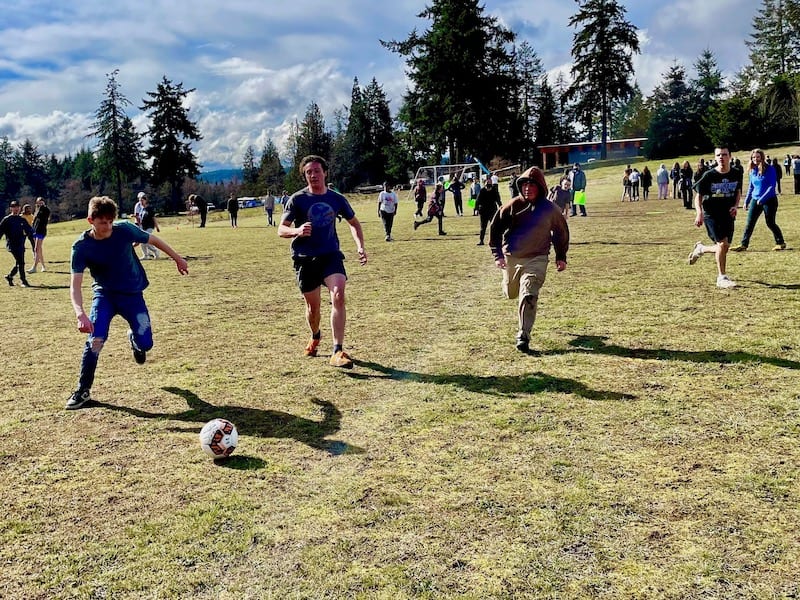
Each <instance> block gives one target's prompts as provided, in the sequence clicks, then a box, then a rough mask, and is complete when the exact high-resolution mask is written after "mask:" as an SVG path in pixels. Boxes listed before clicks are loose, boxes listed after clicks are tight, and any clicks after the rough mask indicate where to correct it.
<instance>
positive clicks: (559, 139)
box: [553, 72, 577, 144]
mask: <svg viewBox="0 0 800 600" xmlns="http://www.w3.org/2000/svg"><path fill="white" fill-rule="evenodd" d="M568 90H569V84H568V83H567V80H566V78H565V77H564V73H562V72H559V73H558V75H557V76H556V80H555V82H554V83H553V98H554V100H555V102H556V107H557V110H556V112H555V114H554V115H553V118H554V120H555V123H556V139H555V141H554V142H553V143H554V144H569V143H570V142H574V141H576V140H577V133H576V131H575V124H576V123H577V118H576V115H575V108H574V106H573V104H572V102H571V101H570V99H569V94H568Z"/></svg>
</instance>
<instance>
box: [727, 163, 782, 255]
mask: <svg viewBox="0 0 800 600" xmlns="http://www.w3.org/2000/svg"><path fill="white" fill-rule="evenodd" d="M776 184H777V178H776V175H775V167H773V166H772V165H769V164H767V161H766V158H765V157H764V152H763V151H761V150H759V149H758V148H756V149H755V150H753V152H752V153H751V154H750V187H749V188H748V190H747V197H746V198H745V199H744V207H745V208H746V209H748V211H747V224H746V225H745V227H744V233H743V234H742V241H741V243H740V244H739V245H738V246H734V247H733V248H731V251H733V252H744V251H745V250H747V248H748V246H749V245H750V236H751V235H753V229H754V228H755V226H756V222H757V221H758V218H759V217H760V216H761V213H762V212H763V213H764V220H765V221H766V223H767V227H769V229H770V231H771V232H772V235H773V236H774V237H775V246H774V247H773V248H772V249H773V250H784V249H785V248H786V242H785V241H784V239H783V232H781V228H780V227H778V224H777V223H776V222H775V215H776V214H777V212H778V195H777V193H776V191H775V190H776Z"/></svg>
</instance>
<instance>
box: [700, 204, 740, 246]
mask: <svg viewBox="0 0 800 600" xmlns="http://www.w3.org/2000/svg"><path fill="white" fill-rule="evenodd" d="M703 223H705V226H706V231H707V232H708V237H710V238H711V239H712V241H714V242H721V241H722V240H724V239H727V240H728V242H731V241H733V226H734V224H735V223H736V220H735V219H734V218H733V217H732V216H731V214H730V213H729V212H718V211H714V212H710V213H709V212H705V211H704V212H703Z"/></svg>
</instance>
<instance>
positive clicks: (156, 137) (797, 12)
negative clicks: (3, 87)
mask: <svg viewBox="0 0 800 600" xmlns="http://www.w3.org/2000/svg"><path fill="white" fill-rule="evenodd" d="M575 2H576V5H577V10H576V12H575V14H574V15H572V17H571V18H570V20H569V23H568V26H569V27H571V28H573V29H574V32H575V33H574V34H573V42H572V49H571V55H572V59H573V61H572V65H571V68H570V72H569V74H568V75H567V74H565V73H560V74H558V75H557V76H555V77H552V78H551V77H548V75H547V73H546V72H545V70H544V68H543V65H542V62H541V60H540V58H539V56H538V54H537V52H536V49H535V47H534V46H533V45H532V44H531V43H530V42H528V41H526V40H521V41H519V40H518V39H517V38H518V36H517V34H516V33H514V32H513V31H511V30H509V29H508V28H506V27H504V26H503V25H502V24H501V23H500V22H499V21H498V20H497V19H496V18H495V17H492V16H491V15H487V14H486V13H485V9H484V7H483V6H482V5H480V4H479V2H478V0H432V1H431V3H430V4H429V5H428V6H426V7H425V9H424V10H422V11H421V12H420V13H419V14H418V15H417V18H419V19H420V20H421V22H422V23H424V28H420V29H419V30H418V29H416V28H415V29H414V30H412V31H411V32H410V33H409V34H408V36H407V37H406V38H405V39H402V40H380V43H381V45H382V46H383V47H384V48H385V49H386V50H387V51H389V52H393V53H396V54H398V55H400V56H401V57H403V59H404V61H405V64H406V73H407V76H408V78H409V80H410V82H411V85H410V86H409V87H408V89H407V90H406V91H405V93H404V95H403V97H402V101H401V102H400V105H399V109H398V111H397V113H396V114H395V115H394V116H392V114H391V111H390V106H389V99H388V98H387V97H386V94H385V92H384V91H383V88H382V86H381V85H380V84H379V82H378V81H377V80H376V79H374V78H373V79H372V80H371V81H370V82H369V83H368V84H367V85H366V86H363V87H362V86H361V85H360V83H359V81H358V79H354V81H353V88H352V92H351V98H350V104H349V106H346V107H342V108H341V109H339V110H338V111H336V112H335V113H334V115H333V119H332V123H330V124H329V123H326V122H325V119H324V118H323V115H322V112H321V110H320V108H319V106H318V105H317V103H316V102H314V101H312V102H311V103H310V104H309V105H308V108H307V110H306V114H305V116H304V118H303V119H302V120H301V121H299V122H297V121H295V123H293V125H292V127H291V132H290V136H289V139H288V144H287V146H286V149H285V154H284V156H281V155H280V153H279V151H278V147H277V145H276V144H275V142H274V141H272V140H268V141H267V143H266V144H265V145H264V147H262V148H260V149H259V150H258V151H256V149H255V148H253V147H252V146H250V147H248V148H247V150H246V152H245V154H244V156H243V158H242V179H241V181H234V182H230V183H227V184H207V183H204V182H202V181H199V180H198V179H197V176H198V174H199V169H200V165H199V164H198V162H197V159H196V157H195V156H194V153H193V151H192V143H193V142H198V141H200V140H201V139H202V135H201V133H200V131H199V130H198V128H197V125H196V124H195V123H194V122H193V121H192V120H191V118H190V116H189V110H188V109H187V108H186V107H185V106H184V102H183V100H184V99H185V97H186V96H187V95H188V94H190V93H192V92H194V91H195V90H194V89H184V87H183V84H182V83H174V82H172V81H171V80H169V79H168V78H167V77H166V76H164V77H163V79H162V80H161V82H159V84H158V85H157V86H156V90H155V91H153V92H148V93H147V98H146V99H144V100H143V101H142V105H141V106H140V107H139V108H140V110H142V111H145V112H146V113H147V116H148V117H149V123H150V125H149V127H148V129H147V131H146V132H144V133H139V132H137V131H136V130H135V128H134V126H133V123H132V121H131V119H130V118H129V117H128V116H127V115H126V112H125V109H126V107H127V106H129V105H130V102H129V101H128V100H127V98H125V97H124V95H123V94H122V93H121V90H120V88H119V85H118V83H117V81H116V77H117V75H118V71H114V72H112V73H111V74H109V75H108V84H107V86H106V90H105V93H104V97H103V100H102V102H101V103H100V106H99V107H98V109H97V111H96V112H95V115H94V116H95V121H94V124H93V127H92V130H91V131H90V132H87V138H92V139H94V140H96V142H97V143H96V145H95V146H94V147H93V148H91V149H90V148H87V149H85V150H81V151H80V152H78V153H77V154H76V155H75V156H66V157H63V158H58V157H56V156H50V157H44V156H41V155H40V154H39V152H38V149H37V146H36V145H35V144H34V143H33V142H32V141H31V140H28V139H26V140H25V141H24V142H23V143H22V144H20V145H19V147H17V148H13V147H12V146H11V145H10V144H9V142H8V139H7V138H0V203H2V202H3V201H6V202H7V201H10V200H11V199H20V198H25V197H29V196H30V197H36V196H44V197H47V198H48V199H49V200H50V204H51V205H52V206H53V208H54V212H55V214H56V215H60V216H61V217H62V218H65V217H72V216H75V215H80V214H81V213H82V212H84V211H85V205H86V199H87V197H88V196H89V195H93V194H97V193H108V194H111V195H114V196H116V197H117V198H120V199H126V198H127V199H129V200H128V202H129V203H130V204H132V202H133V201H132V200H131V199H132V198H133V197H134V196H135V192H136V191H138V190H141V189H145V188H148V189H149V190H153V191H155V192H156V193H155V194H153V195H154V196H155V197H156V198H160V199H162V205H161V206H160V207H159V208H161V209H162V210H163V211H165V212H174V211H177V210H180V209H182V208H183V206H184V202H183V198H185V196H186V194H189V193H199V194H202V195H204V196H205V197H207V198H208V199H209V200H210V201H212V202H215V203H221V202H222V201H223V200H224V199H225V198H226V197H227V195H228V194H230V193H236V194H244V195H254V196H260V195H263V194H265V193H266V192H267V191H271V192H272V193H274V194H277V193H280V191H281V190H283V189H287V190H290V191H294V190H296V189H299V188H300V187H302V186H303V185H304V182H302V181H301V180H300V177H299V173H298V171H297V165H298V164H299V160H300V158H302V157H303V156H305V155H307V154H319V155H322V156H325V157H328V158H329V159H330V164H331V172H330V174H329V180H330V181H332V182H333V183H334V185H335V186H336V187H337V188H338V189H341V190H343V191H350V190H352V189H354V188H356V187H357V186H359V185H362V184H377V183H381V182H382V181H384V180H390V181H393V182H395V183H398V182H399V183H406V182H407V181H408V178H409V174H413V173H414V172H415V171H416V169H417V167H419V166H422V165H424V164H431V163H439V162H441V161H442V160H449V161H451V162H454V163H456V162H465V161H470V160H473V159H477V160H480V161H481V162H483V163H484V164H486V165H488V166H489V167H490V168H500V167H502V166H505V165H508V164H515V163H523V164H526V165H529V164H537V163H539V162H540V153H539V151H538V148H539V147H540V146H543V145H549V144H563V143H570V142H579V141H590V140H595V139H597V137H598V136H599V137H600V139H601V140H602V141H603V142H605V141H606V140H607V139H614V138H616V139H620V138H627V137H646V138H647V142H646V144H645V146H644V153H645V154H646V156H647V157H648V158H650V159H661V158H666V157H674V156H678V155H682V154H692V153H701V152H705V151H707V150H708V149H709V148H710V147H711V146H712V145H714V144H715V143H717V142H719V141H724V142H725V143H726V144H728V145H729V147H731V148H732V149H734V150H735V149H741V148H748V147H754V146H766V145H768V144H770V143H785V142H788V141H793V140H797V139H798V137H800V42H798V41H797V40H799V39H800V0H762V1H761V7H760V8H759V9H758V10H757V12H756V14H755V16H754V18H753V21H752V29H753V33H752V34H751V36H750V39H749V40H748V41H747V42H746V43H747V46H748V49H749V63H748V64H746V65H744V66H743V67H742V68H741V70H740V71H739V72H737V73H736V74H735V76H734V77H732V78H731V79H730V80H726V79H725V78H724V77H723V76H722V73H721V71H720V69H719V67H718V65H717V60H716V57H715V55H714V53H713V51H712V50H711V49H706V50H704V51H703V52H702V53H701V55H700V56H699V57H698V58H697V60H696V61H695V63H694V64H693V65H692V71H691V72H688V71H687V67H686V66H685V65H683V64H681V63H679V62H677V61H676V62H675V63H674V64H673V65H672V66H671V67H670V68H669V69H668V70H667V72H665V73H663V74H661V80H660V82H659V84H658V85H657V86H656V87H655V89H654V90H653V91H652V93H651V94H650V95H649V96H646V97H645V96H644V95H643V94H642V92H641V89H640V88H639V85H638V83H637V80H636V74H635V72H634V68H633V57H634V56H635V55H636V54H638V53H639V52H640V48H639V42H638V38H637V35H636V27H635V25H634V24H632V23H631V22H629V21H628V19H627V16H626V10H625V8H624V7H623V6H622V5H621V4H620V3H619V1H618V0H575ZM443 157H445V158H443ZM124 208H126V207H124ZM127 208H130V207H127Z"/></svg>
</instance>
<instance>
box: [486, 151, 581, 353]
mask: <svg viewBox="0 0 800 600" xmlns="http://www.w3.org/2000/svg"><path fill="white" fill-rule="evenodd" d="M517 186H518V188H519V191H520V193H519V195H518V196H515V197H514V198H512V199H511V200H510V201H509V202H508V203H506V204H504V205H503V206H502V207H501V208H500V210H498V211H497V213H496V214H495V215H494V217H493V218H492V222H491V225H490V226H489V248H490V249H491V251H492V255H493V256H494V263H495V265H496V266H497V267H498V268H499V269H502V270H503V294H504V295H505V297H506V298H508V299H516V298H518V299H519V301H518V312H519V315H518V318H519V328H518V331H517V337H516V347H517V350H519V351H520V352H528V351H529V344H530V335H531V329H533V324H534V321H535V320H536V308H537V305H538V302H539V290H540V289H541V287H542V285H543V284H544V279H545V274H546V272H547V262H548V258H549V255H550V247H551V246H553V247H554V248H555V254H556V269H557V270H558V271H563V270H564V269H566V268H567V250H568V249H569V228H568V226H567V221H566V219H564V216H563V215H562V214H561V210H560V209H559V208H558V207H557V206H556V205H555V204H553V203H552V202H550V201H549V200H548V199H547V182H546V181H545V178H544V174H543V173H542V171H541V169H539V168H538V167H531V168H530V169H528V170H527V171H525V172H524V173H522V175H520V176H519V179H517Z"/></svg>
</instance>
